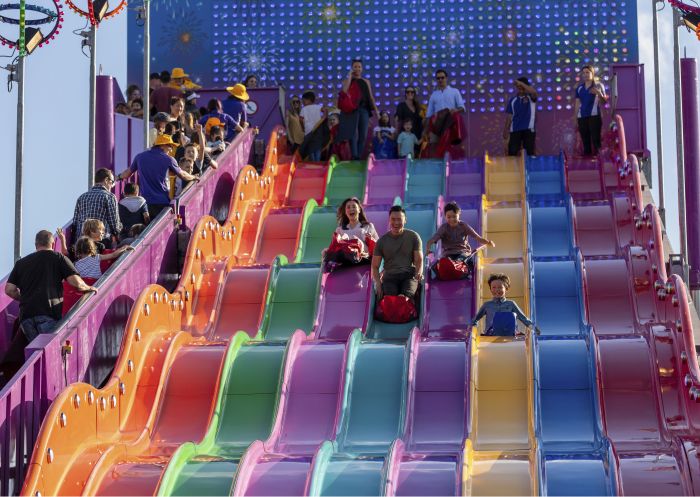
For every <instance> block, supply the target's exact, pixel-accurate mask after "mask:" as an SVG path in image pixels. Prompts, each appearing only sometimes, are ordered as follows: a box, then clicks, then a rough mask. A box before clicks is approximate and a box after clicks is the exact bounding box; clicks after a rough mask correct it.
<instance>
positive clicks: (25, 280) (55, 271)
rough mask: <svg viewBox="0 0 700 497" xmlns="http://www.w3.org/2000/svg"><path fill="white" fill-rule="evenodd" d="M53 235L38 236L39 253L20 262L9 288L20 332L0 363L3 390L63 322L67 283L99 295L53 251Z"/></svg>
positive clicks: (0, 378)
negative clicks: (37, 343)
mask: <svg viewBox="0 0 700 497" xmlns="http://www.w3.org/2000/svg"><path fill="white" fill-rule="evenodd" d="M53 245H54V237H53V234H52V233H51V232H50V231H47V230H41V231H39V232H38V233H37V234H36V237H35V239H34V246H35V247H36V251H35V252H33V253H31V254H29V255H27V256H25V257H22V258H21V259H20V260H18V261H17V262H16V263H15V265H14V267H13V268H12V272H11V273H10V276H9V277H8V278H7V283H6V284H5V293H6V294H7V295H8V296H9V297H11V298H12V299H14V300H18V301H19V319H18V321H19V329H18V330H17V332H16V333H15V335H14V337H13V338H12V342H11V343H10V347H9V349H8V350H7V352H6V353H5V355H4V357H3V358H2V361H0V388H1V387H2V386H4V385H5V383H7V382H8V381H9V380H10V378H12V376H13V375H14V374H15V373H16V372H17V371H18V370H19V368H21V367H22V364H23V363H24V349H25V347H26V346H27V345H28V344H29V342H31V341H32V340H34V339H35V338H36V337H37V336H39V335H40V334H43V333H51V332H53V331H54V329H55V327H56V323H57V322H58V320H59V319H61V310H62V305H63V280H66V281H67V282H68V283H69V284H70V285H71V286H73V287H74V288H76V289H77V290H78V291H80V292H84V293H85V292H96V291H97V289H95V288H94V287H92V286H90V285H88V284H86V283H85V282H84V281H83V279H82V278H81V277H80V276H79V275H78V271H77V270H76V269H75V266H74V265H73V263H72V262H71V261H70V259H68V257H66V256H65V255H63V254H61V253H59V252H55V251H54V250H53Z"/></svg>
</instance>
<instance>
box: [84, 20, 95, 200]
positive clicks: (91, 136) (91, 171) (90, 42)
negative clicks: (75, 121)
mask: <svg viewBox="0 0 700 497" xmlns="http://www.w3.org/2000/svg"><path fill="white" fill-rule="evenodd" d="M83 34H84V36H85V39H83V46H84V47H85V46H87V47H90V97H89V98H90V100H89V105H88V108H89V109H88V112H89V115H88V123H89V124H88V189H90V188H91V187H92V185H93V183H95V109H96V108H97V23H95V24H92V25H91V26H90V31H85V32H84V33H83Z"/></svg>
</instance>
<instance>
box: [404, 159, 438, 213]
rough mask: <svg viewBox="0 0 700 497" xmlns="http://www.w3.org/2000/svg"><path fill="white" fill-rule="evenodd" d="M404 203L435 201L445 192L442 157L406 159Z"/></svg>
mask: <svg viewBox="0 0 700 497" xmlns="http://www.w3.org/2000/svg"><path fill="white" fill-rule="evenodd" d="M406 167H407V174H406V176H407V177H406V194H405V195H404V202H406V203H425V202H435V201H436V200H437V198H438V197H439V196H440V195H443V194H444V192H445V170H446V169H447V166H446V164H445V161H444V160H442V159H408V162H407V165H406Z"/></svg>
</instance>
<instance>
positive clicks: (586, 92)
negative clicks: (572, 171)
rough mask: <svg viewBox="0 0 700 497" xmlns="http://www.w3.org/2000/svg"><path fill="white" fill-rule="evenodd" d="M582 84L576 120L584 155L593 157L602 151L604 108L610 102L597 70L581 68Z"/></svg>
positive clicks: (579, 90)
mask: <svg viewBox="0 0 700 497" xmlns="http://www.w3.org/2000/svg"><path fill="white" fill-rule="evenodd" d="M580 79H581V83H580V84H579V85H578V86H577V87H576V106H575V109H574V119H575V120H576V124H577V126H578V132H579V134H580V135H581V142H582V143H583V155H593V154H594V153H598V151H599V150H600V134H601V131H602V129H603V120H602V118H601V114H602V106H603V105H604V104H605V103H606V102H607V101H608V96H607V94H606V93H605V87H604V86H603V84H602V83H601V82H600V81H599V80H598V78H596V75H595V68H594V67H593V66H590V65H585V66H583V67H582V68H581V76H580Z"/></svg>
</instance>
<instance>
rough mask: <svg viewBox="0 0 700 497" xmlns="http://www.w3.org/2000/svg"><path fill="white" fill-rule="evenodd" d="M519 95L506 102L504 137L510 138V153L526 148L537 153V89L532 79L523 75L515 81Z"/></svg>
mask: <svg viewBox="0 0 700 497" xmlns="http://www.w3.org/2000/svg"><path fill="white" fill-rule="evenodd" d="M513 85H514V86H515V88H516V90H517V92H518V93H517V95H515V96H514V97H511V98H510V99H509V100H508V103H507V104H506V108H505V113H506V125H505V127H504V129H503V139H504V140H508V155H518V154H519V153H520V149H521V148H524V149H525V152H527V155H531V156H532V155H535V113H536V110H537V104H536V102H537V91H536V90H535V89H534V88H533V87H532V86H531V85H530V80H528V79H527V78H525V77H521V78H518V79H516V80H515V81H513Z"/></svg>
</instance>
